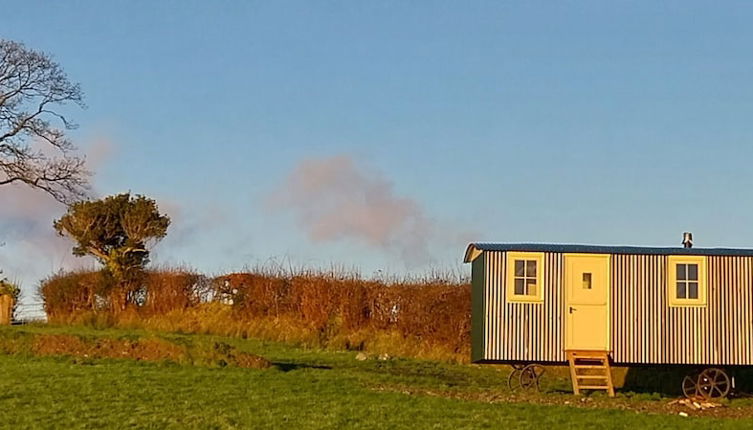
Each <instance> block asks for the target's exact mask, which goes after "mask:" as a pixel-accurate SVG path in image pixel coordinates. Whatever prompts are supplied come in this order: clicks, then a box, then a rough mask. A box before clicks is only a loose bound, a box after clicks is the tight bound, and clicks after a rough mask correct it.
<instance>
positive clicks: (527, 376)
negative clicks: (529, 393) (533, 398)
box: [520, 364, 544, 391]
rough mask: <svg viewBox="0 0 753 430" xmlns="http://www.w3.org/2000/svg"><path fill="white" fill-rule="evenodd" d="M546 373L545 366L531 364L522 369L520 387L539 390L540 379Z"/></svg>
mask: <svg viewBox="0 0 753 430" xmlns="http://www.w3.org/2000/svg"><path fill="white" fill-rule="evenodd" d="M543 374H544V366H542V365H540V364H529V365H528V366H526V367H524V368H523V370H521V371H520V387H521V388H523V389H524V390H531V389H536V391H539V389H540V387H539V381H540V380H541V375H543Z"/></svg>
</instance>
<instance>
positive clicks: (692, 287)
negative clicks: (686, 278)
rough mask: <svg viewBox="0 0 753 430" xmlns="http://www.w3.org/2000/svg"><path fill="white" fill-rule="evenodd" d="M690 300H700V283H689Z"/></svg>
mask: <svg viewBox="0 0 753 430" xmlns="http://www.w3.org/2000/svg"><path fill="white" fill-rule="evenodd" d="M688 298H689V299H697V298H698V282H688Z"/></svg>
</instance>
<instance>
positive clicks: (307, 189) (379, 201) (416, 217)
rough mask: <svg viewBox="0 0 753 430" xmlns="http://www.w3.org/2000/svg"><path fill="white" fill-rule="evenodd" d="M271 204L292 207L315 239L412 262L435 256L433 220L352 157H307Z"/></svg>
mask: <svg viewBox="0 0 753 430" xmlns="http://www.w3.org/2000/svg"><path fill="white" fill-rule="evenodd" d="M270 206H271V207H272V208H273V209H276V210H288V211H290V212H291V214H292V215H293V217H294V218H295V219H296V221H297V222H298V224H299V225H300V226H301V228H303V230H304V231H305V232H306V233H307V235H308V237H309V238H310V239H311V240H312V241H314V242H324V241H335V240H342V239H350V240H355V241H359V242H361V243H365V244H366V245H369V246H371V247H375V248H379V249H382V250H386V251H388V252H395V251H396V252H399V253H400V255H401V257H402V258H403V259H405V261H406V262H407V263H408V264H411V265H414V264H422V263H426V262H427V261H428V260H429V258H430V257H429V250H428V247H429V239H430V236H431V234H432V231H433V222H432V220H431V219H429V217H428V216H427V215H426V213H425V211H424V209H423V208H422V207H421V205H420V204H419V203H418V202H416V201H415V200H413V199H410V198H407V197H401V196H398V195H396V194H395V192H394V189H393V185H392V183H391V182H390V181H388V180H387V179H385V178H383V177H382V176H381V175H380V174H378V173H376V172H371V171H368V170H366V169H364V168H363V167H361V166H358V165H357V164H356V162H355V161H354V160H353V159H352V158H350V157H348V156H344V155H341V156H335V157H331V158H324V159H308V160H304V161H302V162H301V163H299V164H298V165H297V166H296V167H295V168H294V169H293V171H292V172H291V173H290V175H289V176H288V177H287V178H286V180H285V182H284V183H283V184H282V186H281V187H280V188H279V189H278V190H277V191H276V192H275V193H274V194H273V196H272V197H271V198H270Z"/></svg>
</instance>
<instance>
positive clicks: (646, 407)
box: [370, 384, 753, 418]
mask: <svg viewBox="0 0 753 430" xmlns="http://www.w3.org/2000/svg"><path fill="white" fill-rule="evenodd" d="M370 388H371V389H372V390H374V391H379V392H393V393H402V394H406V395H416V396H430V397H444V398H451V399H459V400H468V401H474V402H482V403H534V404H541V405H562V406H571V407H574V408H589V409H620V410H630V411H636V412H641V413H649V414H666V415H680V414H681V413H684V414H687V415H688V416H691V417H712V418H751V417H753V405H750V404H746V405H743V406H737V405H734V400H733V401H732V402H730V401H727V400H725V401H724V402H723V403H721V404H720V405H719V407H715V408H711V409H704V410H697V409H693V408H689V407H687V406H684V405H682V404H678V403H677V402H676V401H675V399H660V400H645V399H636V398H634V397H630V396H626V395H619V394H618V396H617V397H614V398H610V397H607V396H604V395H600V394H597V395H593V396H588V395H586V396H575V395H573V394H571V393H560V392H556V393H511V392H506V391H497V390H490V391H460V390H445V389H423V388H416V387H410V386H403V385H384V384H380V385H375V386H372V387H370Z"/></svg>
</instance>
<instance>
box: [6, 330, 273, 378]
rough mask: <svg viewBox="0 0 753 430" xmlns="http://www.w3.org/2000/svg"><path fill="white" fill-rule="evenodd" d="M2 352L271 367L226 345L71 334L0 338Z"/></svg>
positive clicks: (259, 358) (258, 358) (221, 365)
mask: <svg viewBox="0 0 753 430" xmlns="http://www.w3.org/2000/svg"><path fill="white" fill-rule="evenodd" d="M0 352H2V353H5V354H32V355H36V356H70V357H76V358H83V359H87V360H88V359H103V358H115V359H128V360H136V361H150V362H165V361H167V362H173V363H180V364H189V365H197V366H209V367H242V368H248V369H265V368H268V367H271V366H272V364H271V363H270V361H269V360H267V359H266V358H264V357H261V356H258V355H255V354H251V353H248V352H244V351H240V350H238V349H237V348H235V347H234V346H232V345H229V344H227V343H224V342H214V343H209V344H197V345H190V344H179V343H174V342H171V341H170V340H167V339H162V338H158V337H145V338H113V337H93V338H92V337H81V336H75V335H68V334H43V335H40V334H37V335H27V336H14V337H12V338H6V337H0Z"/></svg>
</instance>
